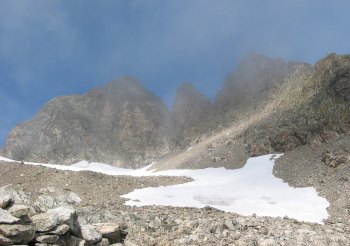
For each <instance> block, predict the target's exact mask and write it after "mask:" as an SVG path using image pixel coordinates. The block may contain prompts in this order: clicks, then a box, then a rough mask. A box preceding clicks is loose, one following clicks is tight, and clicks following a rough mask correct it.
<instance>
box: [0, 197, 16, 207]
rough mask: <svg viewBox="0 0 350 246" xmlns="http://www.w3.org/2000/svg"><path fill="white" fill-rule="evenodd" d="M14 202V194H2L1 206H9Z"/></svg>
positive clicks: (0, 198)
mask: <svg viewBox="0 0 350 246" xmlns="http://www.w3.org/2000/svg"><path fill="white" fill-rule="evenodd" d="M13 202H14V200H13V196H12V195H10V194H5V195H2V196H0V208H2V209H5V208H7V207H9V206H10V205H11V204H12V203H13Z"/></svg>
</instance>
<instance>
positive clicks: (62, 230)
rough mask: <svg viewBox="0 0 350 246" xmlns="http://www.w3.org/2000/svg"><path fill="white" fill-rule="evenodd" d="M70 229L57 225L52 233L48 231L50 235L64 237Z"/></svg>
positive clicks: (66, 226)
mask: <svg viewBox="0 0 350 246" xmlns="http://www.w3.org/2000/svg"><path fill="white" fill-rule="evenodd" d="M69 229H70V227H69V226H68V225H65V224H63V225H59V226H57V227H56V228H54V229H53V230H52V231H50V233H52V234H56V235H60V236H62V235H64V234H66V233H67V232H68V231H69Z"/></svg>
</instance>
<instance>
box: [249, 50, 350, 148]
mask: <svg viewBox="0 0 350 246" xmlns="http://www.w3.org/2000/svg"><path fill="white" fill-rule="evenodd" d="M349 88H350V56H349V55H335V54H331V55H329V56H327V57H325V58H323V59H321V60H320V61H319V62H317V63H316V64H315V65H314V66H310V65H301V66H299V67H298V68H297V69H296V70H295V71H294V73H292V74H291V75H290V76H288V77H286V79H285V82H284V84H283V85H281V86H280V87H279V88H278V89H277V91H276V93H275V95H274V98H273V99H272V100H270V108H272V109H273V110H271V112H270V114H269V117H266V118H265V119H263V120H261V121H260V122H258V123H257V124H255V125H253V126H251V127H250V128H249V129H248V130H247V131H246V132H245V135H244V138H245V141H246V145H247V146H248V148H247V149H248V151H249V152H250V153H253V155H261V154H264V153H269V152H276V151H277V152H285V151H289V150H293V149H295V148H297V147H299V146H302V145H305V144H313V145H314V146H317V145H318V144H320V143H324V142H328V141H330V140H332V139H335V138H337V137H338V136H339V134H343V133H349V131H350V124H349V123H350V103H349V99H350V89H349Z"/></svg>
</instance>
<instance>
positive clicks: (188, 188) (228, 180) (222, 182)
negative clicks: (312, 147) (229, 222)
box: [0, 155, 329, 223]
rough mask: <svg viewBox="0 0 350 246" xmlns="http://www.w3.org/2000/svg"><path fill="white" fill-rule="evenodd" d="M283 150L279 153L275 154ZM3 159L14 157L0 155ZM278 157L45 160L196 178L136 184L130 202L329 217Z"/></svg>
mask: <svg viewBox="0 0 350 246" xmlns="http://www.w3.org/2000/svg"><path fill="white" fill-rule="evenodd" d="M280 156H281V155H278V156H276V158H278V157H280ZM0 160H3V161H13V160H10V159H7V158H3V157H0ZM274 162H275V158H273V155H265V156H260V157H254V158H250V159H249V160H248V161H247V163H246V165H245V166H244V167H243V168H241V169H235V170H231V169H225V168H206V169H196V170H187V169H181V170H168V171H159V172H156V170H151V171H149V170H148V169H150V167H151V166H152V164H151V165H149V166H147V167H144V168H141V169H137V170H133V169H124V168H117V167H113V166H110V165H107V164H104V163H94V162H87V161H82V162H79V163H76V164H74V165H72V166H63V165H52V164H43V163H30V162H26V163H25V164H31V165H41V166H46V167H50V168H56V169H60V170H71V171H84V170H91V171H95V172H100V173H104V174H108V175H130V176H188V177H191V178H193V179H194V181H193V182H189V183H185V184H179V185H173V186H161V187H149V188H143V189H136V190H134V191H133V192H131V193H129V194H126V195H123V196H122V197H124V198H127V199H129V201H127V202H126V204H127V205H136V206H146V205H164V206H176V207H198V208H201V207H205V206H211V207H214V208H217V209H220V210H223V211H226V212H235V213H238V214H241V215H251V214H253V213H255V214H257V215H259V216H273V217H277V216H285V215H286V216H288V217H289V218H294V219H298V220H301V221H308V222H315V223H322V220H323V219H326V218H327V217H328V213H327V210H326V209H327V207H328V206H329V203H328V201H327V200H326V199H325V198H323V197H320V196H318V194H317V192H316V190H315V189H314V188H313V187H307V188H293V187H290V186H288V184H287V183H284V182H283V180H282V179H278V178H276V177H275V176H274V175H273V174H272V169H273V166H274Z"/></svg>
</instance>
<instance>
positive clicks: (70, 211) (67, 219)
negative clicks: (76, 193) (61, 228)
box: [47, 206, 79, 234]
mask: <svg viewBox="0 0 350 246" xmlns="http://www.w3.org/2000/svg"><path fill="white" fill-rule="evenodd" d="M47 213H48V214H54V215H55V216H56V217H57V224H61V225H62V224H65V225H68V226H69V227H70V229H71V230H72V231H73V233H74V234H78V232H79V223H78V215H77V213H76V211H75V210H74V208H73V207H69V206H65V207H58V208H54V209H49V210H48V211H47Z"/></svg>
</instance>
